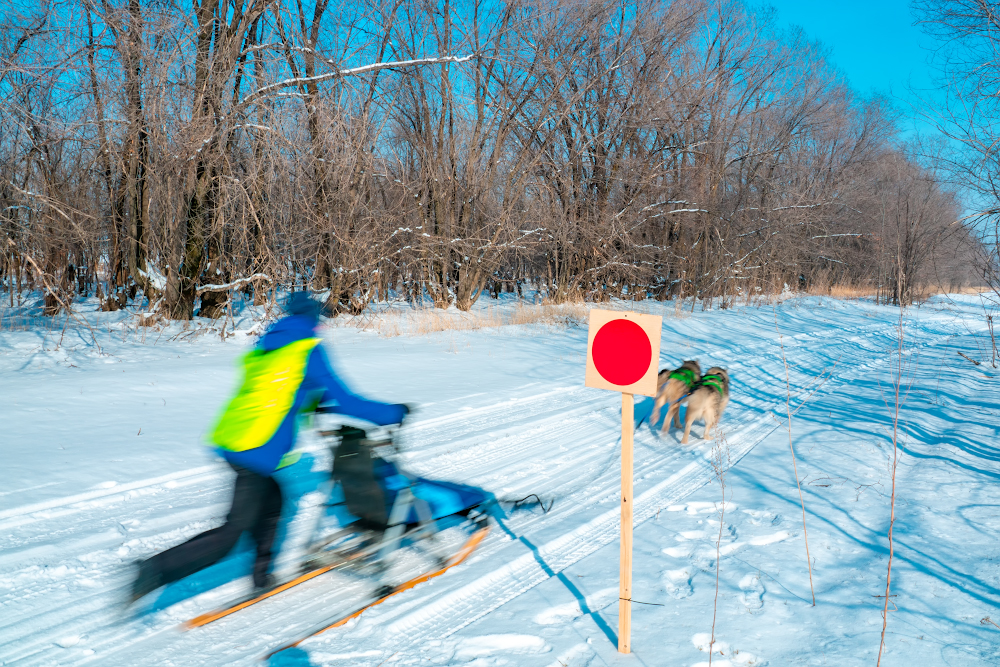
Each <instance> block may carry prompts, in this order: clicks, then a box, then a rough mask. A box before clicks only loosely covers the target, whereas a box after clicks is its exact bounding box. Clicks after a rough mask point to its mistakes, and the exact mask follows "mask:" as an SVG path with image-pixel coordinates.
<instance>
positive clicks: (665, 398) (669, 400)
mask: <svg viewBox="0 0 1000 667" xmlns="http://www.w3.org/2000/svg"><path fill="white" fill-rule="evenodd" d="M700 379H701V366H700V365H699V364H698V362H697V360H695V359H688V360H687V361H685V362H684V363H683V364H681V366H680V368H675V369H674V370H672V371H671V370H667V369H666V368H664V369H663V370H662V371H660V374H659V375H657V376H656V401H655V402H654V403H653V414H652V416H651V417H650V423H651V424H655V423H656V420H657V419H659V418H660V410H661V409H663V406H664V405H666V406H667V416H666V417H664V418H663V430H664V431H669V430H670V420H671V418H672V419H673V422H674V426H675V427H677V428H680V427H681V419H680V411H681V401H683V400H684V399H685V398H687V395H688V394H690V393H691V390H692V389H694V387H695V385H696V384H697V382H698V380H700Z"/></svg>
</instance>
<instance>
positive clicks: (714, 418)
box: [705, 408, 719, 440]
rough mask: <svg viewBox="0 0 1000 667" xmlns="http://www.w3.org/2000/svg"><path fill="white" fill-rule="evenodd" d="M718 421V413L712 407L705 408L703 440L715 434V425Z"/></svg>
mask: <svg viewBox="0 0 1000 667" xmlns="http://www.w3.org/2000/svg"><path fill="white" fill-rule="evenodd" d="M718 423H719V414H718V413H717V412H716V411H715V410H714V409H713V408H708V409H706V410H705V440H708V439H709V438H711V437H713V436H714V435H715V425H716V424H718Z"/></svg>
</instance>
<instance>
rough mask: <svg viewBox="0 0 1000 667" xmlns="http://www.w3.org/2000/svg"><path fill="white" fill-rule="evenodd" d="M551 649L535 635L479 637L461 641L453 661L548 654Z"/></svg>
mask: <svg viewBox="0 0 1000 667" xmlns="http://www.w3.org/2000/svg"><path fill="white" fill-rule="evenodd" d="M551 650H552V647H551V646H549V645H548V644H546V643H545V640H544V639H542V638H541V637H536V636H535V635H515V634H503V635H481V636H479V637H469V638H467V639H463V640H462V641H461V642H460V643H459V645H458V647H457V648H456V650H455V658H454V659H455V660H459V661H467V662H468V661H472V660H475V659H477V658H482V657H485V656H489V655H494V654H500V655H504V656H510V655H526V654H537V653H548V652H549V651H551Z"/></svg>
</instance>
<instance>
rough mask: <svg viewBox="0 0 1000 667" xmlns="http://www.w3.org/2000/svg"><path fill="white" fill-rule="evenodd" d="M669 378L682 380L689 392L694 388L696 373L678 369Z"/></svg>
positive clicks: (688, 369) (687, 369)
mask: <svg viewBox="0 0 1000 667" xmlns="http://www.w3.org/2000/svg"><path fill="white" fill-rule="evenodd" d="M667 377H668V378H669V379H672V380H680V381H681V382H683V383H684V384H686V385H687V388H688V389H689V390H690V389H692V388H693V387H694V371H693V370H691V369H690V368H678V369H677V370H675V371H673V372H672V373H670V375H669V376H667Z"/></svg>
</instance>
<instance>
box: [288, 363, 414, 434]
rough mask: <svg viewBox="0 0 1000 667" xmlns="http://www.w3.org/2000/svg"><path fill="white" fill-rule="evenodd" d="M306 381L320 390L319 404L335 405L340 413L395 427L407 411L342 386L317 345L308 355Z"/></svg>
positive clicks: (404, 408) (397, 405) (399, 405)
mask: <svg viewBox="0 0 1000 667" xmlns="http://www.w3.org/2000/svg"><path fill="white" fill-rule="evenodd" d="M306 380H307V381H309V382H310V383H312V384H314V385H318V386H319V387H320V388H322V390H323V397H322V399H320V403H330V402H336V403H337V405H338V407H339V408H340V410H339V411H340V412H342V413H344V414H346V415H350V416H352V417H357V418H359V419H364V420H366V421H370V422H373V423H375V424H379V425H380V426H384V425H386V424H398V423H399V422H401V421H403V417H405V416H406V413H407V408H406V406H405V405H402V404H391V403H380V402H378V401H369V400H368V399H366V398H362V397H360V396H358V395H357V394H354V393H351V391H350V390H349V389H348V388H347V387H346V386H344V383H343V382H341V381H340V378H338V377H337V376H336V375H335V374H334V372H333V369H332V368H331V367H330V362H329V360H328V359H327V356H326V352H325V351H324V350H323V348H322V346H320V345H317V346H316V347H314V348H313V350H312V352H311V353H310V354H309V361H308V362H307V363H306Z"/></svg>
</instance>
